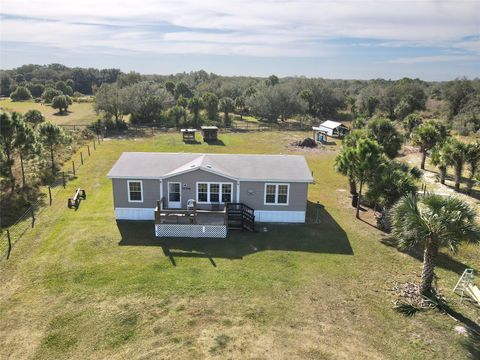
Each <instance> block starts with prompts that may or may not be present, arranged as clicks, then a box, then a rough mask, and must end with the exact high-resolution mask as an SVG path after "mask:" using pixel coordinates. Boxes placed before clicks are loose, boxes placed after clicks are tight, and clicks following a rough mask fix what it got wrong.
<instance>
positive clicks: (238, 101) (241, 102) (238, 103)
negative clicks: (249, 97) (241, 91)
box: [235, 95, 246, 120]
mask: <svg viewBox="0 0 480 360" xmlns="http://www.w3.org/2000/svg"><path fill="white" fill-rule="evenodd" d="M245 105H246V104H245V96H242V95H240V96H237V97H236V98H235V107H236V108H237V110H238V112H239V114H240V120H243V113H244V112H245Z"/></svg>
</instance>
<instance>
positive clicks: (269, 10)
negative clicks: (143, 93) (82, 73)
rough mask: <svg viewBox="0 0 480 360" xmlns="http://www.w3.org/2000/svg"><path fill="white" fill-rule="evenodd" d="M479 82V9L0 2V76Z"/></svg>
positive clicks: (437, 1) (433, 3) (130, 0)
mask: <svg viewBox="0 0 480 360" xmlns="http://www.w3.org/2000/svg"><path fill="white" fill-rule="evenodd" d="M30 63H34V64H50V63H61V64H65V65H68V66H81V67H97V68H120V69H121V70H122V71H137V72H140V73H143V74H153V73H157V74H170V73H177V72H184V71H186V72H189V71H195V70H200V69H203V70H205V71H208V72H214V73H217V74H222V75H251V76H268V75H270V74H276V75H277V76H280V77H284V76H308V77H325V78H340V79H371V78H385V79H398V78H402V77H412V78H416V77H418V78H421V79H424V80H449V79H454V78H457V77H462V76H466V77H469V78H475V77H480V0H417V1H410V0H330V1H324V0H318V1H292V0H268V1H265V0H261V1H260V0H257V1H255V0H230V1H226V0H225V1H214V0H202V1H195V0H188V1H183V0H174V1H169V0H161V1H159V0H156V1H154V0H74V1H65V0H59V1H58V0H1V3H0V68H2V69H10V68H14V67H17V66H20V65H22V64H30Z"/></svg>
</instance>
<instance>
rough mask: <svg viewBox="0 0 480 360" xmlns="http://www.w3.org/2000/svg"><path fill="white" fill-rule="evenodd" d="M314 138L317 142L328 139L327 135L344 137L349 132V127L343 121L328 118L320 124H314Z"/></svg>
mask: <svg viewBox="0 0 480 360" xmlns="http://www.w3.org/2000/svg"><path fill="white" fill-rule="evenodd" d="M312 130H313V138H314V139H315V141H317V142H323V141H326V140H327V136H332V137H340V138H341V137H343V136H345V135H346V134H347V133H348V131H349V130H348V127H346V126H345V125H343V124H342V123H339V122H336V121H332V120H327V121H324V122H323V123H321V124H320V125H319V126H313V127H312Z"/></svg>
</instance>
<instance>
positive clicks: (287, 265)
mask: <svg viewBox="0 0 480 360" xmlns="http://www.w3.org/2000/svg"><path fill="white" fill-rule="evenodd" d="M305 134H306V133H304V134H302V133H285V132H284V133H279V132H274V133H254V134H252V133H245V134H221V140H222V141H223V142H224V144H225V146H215V145H213V146H212V145H207V144H205V143H202V144H197V145H184V144H183V143H182V142H181V141H180V135H178V134H161V135H158V136H155V137H152V138H137V139H132V138H130V139H122V140H120V139H119V140H109V141H105V142H104V143H103V144H102V145H101V146H100V147H99V149H98V150H97V151H96V152H95V153H94V155H93V157H92V158H89V159H87V161H86V163H85V165H84V166H83V167H82V168H80V169H79V174H78V178H77V179H76V180H74V181H72V182H70V183H69V184H68V187H67V189H66V190H64V191H63V190H62V191H63V198H64V199H65V201H57V202H56V203H54V205H53V206H52V207H51V208H49V209H47V210H45V212H44V213H43V214H42V216H41V217H40V218H39V219H38V221H37V227H36V228H35V229H34V230H33V231H31V232H29V233H28V234H27V235H26V236H25V237H24V238H23V239H21V240H20V242H18V243H17V244H16V246H15V248H14V251H13V254H12V258H11V260H9V261H8V262H7V261H2V262H0V271H1V273H2V276H1V278H0V288H1V289H2V291H1V292H0V318H1V319H2V321H1V322H0V342H1V343H2V344H3V345H2V347H1V348H0V357H1V358H34V359H52V358H55V359H63V358H82V359H93V358H112V359H123V358H135V359H147V358H169V359H178V358H191V359H200V358H217V359H223V358H274V359H279V358H284V359H305V358H307V359H339V358H340V359H352V358H368V359H405V358H407V359H438V358H452V359H461V358H468V357H469V356H470V357H474V356H476V355H478V352H476V351H480V350H479V349H478V347H477V345H478V344H476V343H474V342H473V340H471V339H470V338H468V337H465V336H464V335H461V334H457V333H455V331H454V326H455V325H458V324H456V323H454V322H453V320H451V319H450V318H448V317H447V316H445V315H441V314H439V313H437V312H434V311H432V312H429V313H425V314H420V315H418V316H417V317H415V318H411V319H407V318H405V317H403V316H401V315H399V314H397V313H396V312H394V311H393V310H392V300H393V299H394V298H393V295H392V293H391V292H390V290H389V288H391V286H392V283H393V281H394V280H398V281H406V280H414V281H417V280H418V277H417V276H418V275H419V274H420V270H421V262H420V261H419V260H418V257H419V256H418V254H417V255H415V254H414V255H413V256H410V255H407V254H403V253H400V252H398V251H397V250H396V249H395V248H393V247H392V246H389V242H388V241H387V240H386V239H384V236H383V234H382V233H381V232H379V231H377V230H376V229H375V228H373V227H372V226H370V225H368V224H367V223H364V222H361V221H355V220H354V209H351V208H350V207H349V206H348V203H349V199H348V198H347V192H346V189H347V188H348V187H347V184H346V181H345V179H344V178H343V177H341V176H339V175H338V174H336V173H335V172H334V171H333V166H332V165H333V161H334V158H335V153H334V152H333V151H319V152H312V151H305V152H304V153H305V155H306V156H307V159H308V162H309V164H310V166H311V169H312V170H313V172H314V176H315V179H316V183H315V184H314V185H313V186H311V187H310V191H309V201H310V202H312V203H315V202H316V201H319V202H320V203H321V204H322V205H324V207H323V209H321V210H320V212H319V220H320V221H319V224H309V225H305V226H288V225H267V230H268V231H267V232H266V233H265V232H258V233H242V232H235V233H233V234H232V235H231V236H229V237H228V239H226V240H225V239H224V240H212V241H208V240H185V239H183V240H182V239H178V240H169V241H165V242H160V241H159V240H157V239H155V238H153V236H152V231H153V225H152V224H151V223H148V222H145V223H142V222H138V223H126V222H123V223H118V224H117V223H116V222H115V221H114V219H113V205H112V192H111V184H110V181H109V180H108V179H106V177H105V175H106V173H107V171H108V170H109V169H110V167H111V166H112V165H113V163H114V162H115V161H116V160H117V158H118V157H119V155H120V154H121V152H122V151H191V152H230V153H236V152H240V153H289V152H291V150H292V149H291V147H290V146H289V145H288V144H289V143H290V142H291V140H292V136H296V137H305ZM295 153H297V154H298V153H302V152H301V151H296V152H295ZM76 187H83V188H85V189H86V190H87V200H86V201H84V202H82V204H81V205H80V208H79V209H78V211H74V210H71V211H67V209H66V206H65V202H66V199H67V197H68V196H70V195H71V193H73V191H74V189H75V188H76ZM312 206H313V205H311V206H310V207H311V208H312ZM309 216H310V217H311V218H314V217H316V214H315V212H310V213H309ZM364 217H365V218H366V219H367V220H371V219H370V218H369V217H368V214H364ZM420 255H421V254H420ZM479 255H480V251H479V249H478V248H474V247H473V246H465V247H462V249H461V251H460V252H459V254H458V255H456V256H455V257H451V256H450V255H446V254H442V256H441V257H440V264H439V267H438V271H437V273H438V276H439V285H440V287H441V288H442V289H443V291H444V292H445V294H446V295H447V298H448V299H449V301H450V302H451V303H452V306H453V307H454V308H455V309H457V310H458V311H460V312H462V313H463V314H464V315H465V316H467V317H469V318H471V319H472V320H477V318H478V316H479V314H478V310H475V309H474V308H472V307H469V306H466V305H460V304H459V302H458V298H457V297H456V296H454V295H452V294H451V293H450V289H451V288H452V287H453V286H454V284H455V282H456V280H457V279H458V276H459V274H460V273H461V271H463V268H464V267H465V266H467V265H468V266H477V267H478V256H479Z"/></svg>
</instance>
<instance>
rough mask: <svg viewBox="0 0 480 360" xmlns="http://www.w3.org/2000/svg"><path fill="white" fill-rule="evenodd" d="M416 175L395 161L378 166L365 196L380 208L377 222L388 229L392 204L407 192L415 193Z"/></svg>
mask: <svg viewBox="0 0 480 360" xmlns="http://www.w3.org/2000/svg"><path fill="white" fill-rule="evenodd" d="M416 181H417V176H416V174H415V171H414V170H413V169H409V168H408V166H406V165H404V164H402V163H399V162H396V161H388V162H386V163H385V164H384V165H383V166H380V167H379V169H378V172H377V174H376V176H374V177H372V178H371V179H370V181H369V182H368V191H367V193H366V197H367V198H369V199H371V200H372V201H373V202H374V203H375V204H376V205H380V207H381V208H382V217H381V218H380V221H379V224H380V225H381V226H382V228H383V229H384V230H387V231H389V230H390V228H391V224H390V210H391V208H392V206H393V205H394V204H395V203H396V202H397V201H398V200H400V199H401V198H402V197H403V196H405V195H407V194H415V193H416V191H417V186H416V184H415V183H416Z"/></svg>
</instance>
